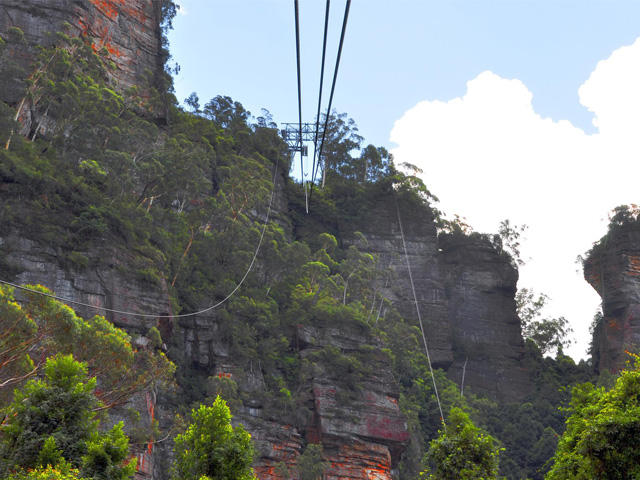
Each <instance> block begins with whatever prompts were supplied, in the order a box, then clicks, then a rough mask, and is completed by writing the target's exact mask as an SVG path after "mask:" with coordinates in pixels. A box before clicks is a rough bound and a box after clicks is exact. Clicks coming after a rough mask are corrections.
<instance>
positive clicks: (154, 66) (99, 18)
mask: <svg viewBox="0 0 640 480" xmlns="http://www.w3.org/2000/svg"><path fill="white" fill-rule="evenodd" d="M161 3H162V2H159V1H154V0H126V1H125V0H84V1H73V0H55V1H51V0H1V1H0V37H2V38H5V39H10V38H11V35H9V29H10V28H12V27H17V28H19V29H20V30H22V31H23V33H24V38H25V40H26V44H24V45H23V44H21V43H14V44H10V48H11V50H12V56H13V58H14V59H16V60H18V61H19V62H20V63H22V64H23V65H24V66H25V67H27V70H28V69H29V68H28V65H29V64H30V62H32V61H33V59H34V55H35V49H34V46H36V45H50V44H52V43H53V42H54V41H55V35H54V34H55V33H56V32H58V31H65V32H67V33H68V34H69V35H70V36H85V37H87V38H88V39H90V40H91V41H92V42H93V45H94V48H95V49H96V50H101V49H102V48H104V49H106V50H107V52H108V59H109V60H110V61H111V62H113V64H114V65H115V66H116V68H115V70H113V71H112V72H111V75H112V76H113V80H114V84H115V85H117V86H118V88H119V89H120V90H122V91H124V90H126V89H128V88H130V87H133V86H137V87H141V88H142V91H143V92H144V91H145V87H146V86H145V84H144V79H145V75H144V73H145V71H147V70H148V71H149V72H151V74H152V78H154V79H157V77H158V76H159V74H161V72H163V70H164V61H165V57H164V55H163V51H162V31H161V27H160V25H161V21H162V11H161ZM7 93H8V91H7V90H6V89H5V92H3V93H0V98H1V99H2V100H4V101H7V102H9V103H14V102H17V101H18V100H19V99H17V98H4V97H5V95H6V94H7ZM158 116H159V117H162V116H163V113H162V112H158Z"/></svg>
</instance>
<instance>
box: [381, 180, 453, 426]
mask: <svg viewBox="0 0 640 480" xmlns="http://www.w3.org/2000/svg"><path fill="white" fill-rule="evenodd" d="M393 200H394V201H395V204H396V212H397V213H398V225H400V236H401V237H402V248H403V249H404V258H405V260H406V262H407V270H408V271H409V281H410V282H411V290H412V292H413V301H414V303H415V306H416V312H417V313H418V323H419V325H420V333H421V334H422V342H423V344H424V351H425V353H426V354H427V363H428V364H429V371H430V372H431V380H432V381H433V391H434V392H435V394H436V400H437V401H438V409H439V410H440V418H441V419H442V425H443V426H444V429H445V431H446V429H447V424H446V422H445V420H444V414H443V413H442V404H441V403H440V395H439V394H438V386H437V385H436V377H435V375H434V372H433V366H432V365H431V356H430V355H429V347H428V346H427V336H426V335H425V333H424V325H423V324H422V316H421V315H420V305H419V303H418V295H417V294H416V287H415V284H414V283H413V275H412V274H411V264H410V262H409V253H408V252H407V242H406V240H405V236H404V229H403V228H402V219H401V218H400V207H399V206H398V198H397V196H396V192H395V191H394V192H393Z"/></svg>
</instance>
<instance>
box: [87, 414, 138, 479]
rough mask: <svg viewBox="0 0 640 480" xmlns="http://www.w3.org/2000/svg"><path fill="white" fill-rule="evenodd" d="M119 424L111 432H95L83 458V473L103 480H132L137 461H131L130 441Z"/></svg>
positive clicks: (88, 441) (121, 424) (88, 442)
mask: <svg viewBox="0 0 640 480" xmlns="http://www.w3.org/2000/svg"><path fill="white" fill-rule="evenodd" d="M123 427H124V424H123V423H122V422H119V423H117V424H115V425H114V426H113V427H112V428H111V430H109V431H107V432H103V433H98V432H97V431H96V432H93V434H92V435H91V438H90V439H89V440H87V453H86V454H85V455H84V456H83V457H82V468H81V473H82V475H83V476H86V477H89V478H96V479H97V478H99V479H101V480H124V479H126V478H131V477H132V476H133V474H134V473H135V470H136V462H135V459H133V460H129V461H127V460H128V459H129V439H128V438H127V436H126V435H125V434H124V431H123Z"/></svg>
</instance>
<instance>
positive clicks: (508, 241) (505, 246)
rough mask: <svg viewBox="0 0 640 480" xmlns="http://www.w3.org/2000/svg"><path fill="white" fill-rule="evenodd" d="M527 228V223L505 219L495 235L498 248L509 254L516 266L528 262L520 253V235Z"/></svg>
mask: <svg viewBox="0 0 640 480" xmlns="http://www.w3.org/2000/svg"><path fill="white" fill-rule="evenodd" d="M527 228H529V227H528V226H527V225H512V224H511V222H510V221H509V219H505V220H503V221H501V222H500V227H499V228H498V235H497V236H494V244H495V245H496V247H497V248H498V250H499V251H501V252H504V253H506V254H507V255H509V259H510V261H511V263H512V265H513V266H514V267H516V268H517V267H522V266H524V264H525V263H527V261H526V260H523V258H522V255H521V253H520V246H521V245H520V237H522V234H523V233H524V232H525V231H526V230H527Z"/></svg>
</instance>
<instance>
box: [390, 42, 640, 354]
mask: <svg viewBox="0 0 640 480" xmlns="http://www.w3.org/2000/svg"><path fill="white" fill-rule="evenodd" d="M578 94H579V98H580V102H581V103H582V105H584V106H585V107H586V108H587V109H588V110H589V111H590V112H592V113H593V115H594V119H593V124H594V125H595V126H596V127H597V128H598V132H597V133H594V134H591V135H588V134H586V133H585V132H584V131H583V130H582V129H580V128H577V127H575V126H573V125H572V124H571V123H570V122H569V121H566V120H560V121H555V120H552V119H550V118H542V117H541V116H540V115H538V114H537V113H536V112H535V111H534V109H533V106H532V102H531V101H532V98H533V95H532V93H531V92H530V91H529V90H528V89H527V87H526V86H525V85H524V84H523V83H522V82H521V81H519V80H509V79H504V78H500V77H499V76H497V75H495V74H494V73H492V72H488V71H487V72H484V73H482V74H480V75H479V76H478V77H476V78H475V79H473V80H471V81H469V82H468V83H467V93H466V94H465V95H464V96H463V97H462V98H454V99H452V100H449V101H447V102H442V101H424V102H420V103H418V104H417V105H416V106H415V107H413V108H412V109H411V110H409V111H407V112H406V113H405V114H404V116H403V117H402V118H401V119H399V120H398V121H396V123H395V125H394V128H393V130H392V132H391V137H390V140H391V141H392V142H395V143H397V144H398V147H397V148H395V149H394V150H393V151H392V153H393V154H394V156H395V159H396V163H397V164H400V163H402V162H410V163H413V164H415V165H417V166H419V167H420V168H422V169H423V170H424V174H423V179H424V181H425V183H426V184H427V186H428V187H429V189H430V190H431V191H432V192H433V193H434V194H435V195H437V196H438V197H439V198H440V200H441V203H440V208H441V210H443V211H444V212H445V213H446V214H448V216H449V217H450V218H451V217H452V216H453V214H454V213H457V214H459V215H461V216H463V217H466V218H467V221H468V223H470V224H471V225H472V226H473V227H474V228H475V229H476V230H477V231H482V232H495V231H496V230H497V228H498V224H499V222H500V221H501V220H503V219H505V218H509V219H510V220H511V221H512V223H516V224H525V223H526V224H527V225H529V230H528V231H527V233H526V234H525V236H526V241H525V242H524V249H523V251H524V254H525V256H530V257H531V260H530V261H529V262H528V264H527V265H526V266H525V267H524V268H523V269H522V270H521V275H520V277H521V280H520V282H519V286H527V287H532V288H534V289H535V290H536V291H538V292H545V293H547V294H548V295H549V296H550V297H551V298H552V299H553V305H552V308H551V310H550V311H549V312H548V313H550V314H554V315H564V316H565V317H566V318H568V319H569V320H570V321H571V323H572V325H573V328H574V330H575V332H576V337H577V338H578V341H579V342H578V345H577V346H576V347H575V348H573V349H572V350H571V351H570V352H569V353H571V354H572V355H573V356H574V357H577V358H580V357H584V356H585V353H584V352H585V350H586V347H587V345H588V341H589V338H588V337H589V334H588V326H589V324H590V322H591V319H592V317H593V314H594V311H595V308H596V306H597V305H598V296H597V295H596V294H595V292H593V291H592V289H591V287H589V286H588V285H587V284H586V282H585V281H584V280H583V279H582V276H581V274H576V268H577V267H576V265H575V263H574V261H575V258H576V256H577V255H578V254H582V253H584V252H585V251H586V250H587V249H588V248H590V246H591V244H592V242H594V241H596V240H598V239H599V238H600V237H601V236H602V235H603V234H604V233H605V231H606V221H604V222H603V221H602V220H603V219H606V216H607V212H609V211H610V210H611V209H613V208H614V207H616V206H617V205H621V204H628V203H640V188H639V186H638V183H639V180H640V175H639V174H640V38H639V39H638V40H636V42H635V43H634V44H633V45H630V46H625V47H622V48H620V49H618V50H616V51H614V52H613V53H612V54H611V56H610V57H609V58H608V59H606V60H602V61H601V62H599V63H598V65H597V66H596V68H595V69H594V71H593V72H592V73H591V75H590V77H589V79H588V80H587V81H586V82H585V83H584V84H583V85H582V86H581V87H580V89H579V90H578Z"/></svg>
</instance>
